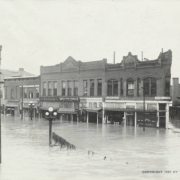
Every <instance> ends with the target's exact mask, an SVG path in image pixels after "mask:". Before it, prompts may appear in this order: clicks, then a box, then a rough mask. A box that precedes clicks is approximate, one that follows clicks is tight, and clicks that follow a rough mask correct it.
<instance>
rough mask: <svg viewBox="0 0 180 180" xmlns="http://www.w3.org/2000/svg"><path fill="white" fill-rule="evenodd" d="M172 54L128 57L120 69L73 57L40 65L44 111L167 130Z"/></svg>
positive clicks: (73, 118) (91, 119)
mask: <svg viewBox="0 0 180 180" xmlns="http://www.w3.org/2000/svg"><path fill="white" fill-rule="evenodd" d="M171 64H172V52H171V50H169V51H167V52H164V53H163V52H161V53H160V54H159V56H158V58H157V59H155V60H147V59H146V61H140V60H138V58H137V56H134V55H132V54H131V53H128V55H127V56H124V57H123V59H122V61H121V62H119V63H117V64H108V63H107V60H106V59H102V60H99V61H91V62H81V61H76V60H75V59H73V58H72V57H68V58H67V59H66V60H65V61H64V62H63V63H60V64H57V65H54V66H41V82H40V87H41V90H40V92H41V93H40V94H41V95H40V109H41V115H42V116H43V115H44V113H45V111H46V110H47V109H48V107H50V106H52V107H53V108H54V109H56V110H57V111H58V118H60V119H64V120H75V121H87V122H97V123H118V124H125V125H130V126H137V125H138V126H141V125H142V124H143V120H144V114H145V125H146V126H151V127H162V128H168V123H169V104H170V103H171V97H170V79H171Z"/></svg>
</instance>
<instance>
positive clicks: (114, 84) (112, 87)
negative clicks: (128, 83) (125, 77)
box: [107, 79, 118, 96]
mask: <svg viewBox="0 0 180 180" xmlns="http://www.w3.org/2000/svg"><path fill="white" fill-rule="evenodd" d="M107 95H108V96H118V81H117V80H113V79H112V80H109V81H108V82H107Z"/></svg>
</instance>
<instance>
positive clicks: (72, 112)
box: [57, 108, 77, 114]
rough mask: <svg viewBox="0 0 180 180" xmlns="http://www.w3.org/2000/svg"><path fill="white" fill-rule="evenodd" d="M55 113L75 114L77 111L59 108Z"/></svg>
mask: <svg viewBox="0 0 180 180" xmlns="http://www.w3.org/2000/svg"><path fill="white" fill-rule="evenodd" d="M57 112H58V113H60V114H77V111H76V110H75V109H73V108H59V109H58V111H57Z"/></svg>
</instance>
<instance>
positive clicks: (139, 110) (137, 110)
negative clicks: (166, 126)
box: [105, 108, 157, 113]
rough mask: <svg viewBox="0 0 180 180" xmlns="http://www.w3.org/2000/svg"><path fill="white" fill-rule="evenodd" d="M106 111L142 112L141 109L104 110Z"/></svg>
mask: <svg viewBox="0 0 180 180" xmlns="http://www.w3.org/2000/svg"><path fill="white" fill-rule="evenodd" d="M105 110H106V111H124V112H144V110H142V109H125V108H105ZM145 112H146V113H147V112H149V113H150V112H157V110H145Z"/></svg>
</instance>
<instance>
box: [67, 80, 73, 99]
mask: <svg viewBox="0 0 180 180" xmlns="http://www.w3.org/2000/svg"><path fill="white" fill-rule="evenodd" d="M72 88H73V81H68V96H72Z"/></svg>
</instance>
